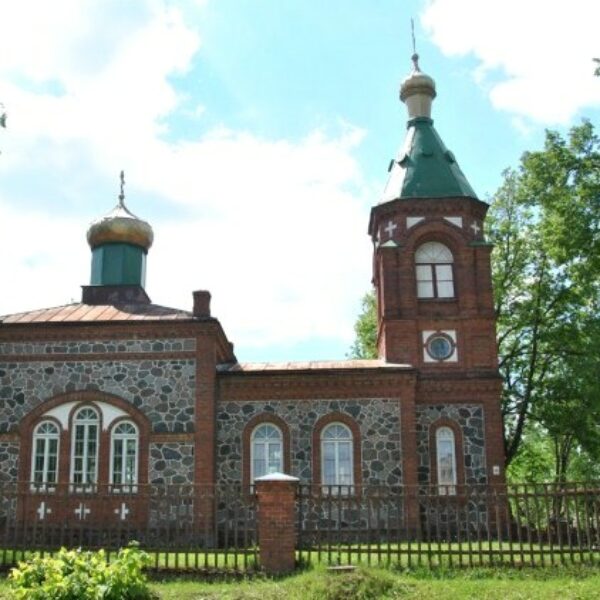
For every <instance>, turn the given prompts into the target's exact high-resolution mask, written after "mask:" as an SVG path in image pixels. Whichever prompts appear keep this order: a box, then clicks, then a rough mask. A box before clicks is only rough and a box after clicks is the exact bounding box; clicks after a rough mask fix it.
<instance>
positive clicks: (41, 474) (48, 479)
mask: <svg viewBox="0 0 600 600" xmlns="http://www.w3.org/2000/svg"><path fill="white" fill-rule="evenodd" d="M60 429H61V428H60V424H58V423H57V422H55V421H54V419H44V420H43V421H40V423H39V424H38V425H36V426H35V428H34V430H33V443H32V456H31V484H32V487H33V489H35V490H45V489H52V488H53V485H55V484H56V483H58V459H59V456H60V433H61V431H60Z"/></svg>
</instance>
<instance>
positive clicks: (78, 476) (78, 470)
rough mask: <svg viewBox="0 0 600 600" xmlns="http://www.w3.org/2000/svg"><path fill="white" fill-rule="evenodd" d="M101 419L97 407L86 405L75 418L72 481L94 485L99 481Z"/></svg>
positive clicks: (72, 444) (72, 443)
mask: <svg viewBox="0 0 600 600" xmlns="http://www.w3.org/2000/svg"><path fill="white" fill-rule="evenodd" d="M99 430H100V419H99V417H98V413H97V412H96V410H95V409H93V408H91V407H89V406H84V407H83V408H80V409H79V410H78V411H77V413H75V418H74V419H73V439H72V442H71V448H72V450H71V483H74V484H79V485H94V484H95V483H96V482H97V481H98V434H99Z"/></svg>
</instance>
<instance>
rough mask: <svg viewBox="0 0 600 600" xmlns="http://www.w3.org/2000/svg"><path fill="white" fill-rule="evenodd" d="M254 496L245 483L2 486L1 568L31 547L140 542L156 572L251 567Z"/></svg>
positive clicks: (109, 548) (112, 546) (108, 547)
mask: <svg viewBox="0 0 600 600" xmlns="http://www.w3.org/2000/svg"><path fill="white" fill-rule="evenodd" d="M256 535H257V534H256V500H255V496H254V495H252V494H250V493H248V491H246V492H244V491H243V490H242V488H241V486H202V487H200V486H194V485H167V486H165V485H135V486H106V485H104V486H98V485H94V486H85V487H81V486H79V487H75V486H73V485H72V484H69V485H63V484H59V485H53V486H40V485H32V484H29V483H21V484H2V485H0V568H2V567H3V568H8V567H10V566H12V565H14V564H16V563H17V562H18V561H19V560H23V559H26V558H28V557H30V556H31V555H32V554H33V553H34V552H39V553H42V554H52V553H54V552H55V551H56V550H57V549H59V548H61V547H63V546H64V547H67V548H75V547H81V548H84V549H90V550H94V549H99V548H104V549H105V551H106V553H107V556H108V560H110V559H111V558H112V557H113V556H115V555H116V552H117V551H118V550H119V548H121V547H123V546H126V545H127V543H128V542H130V541H132V540H135V541H137V542H139V544H140V546H141V548H142V549H144V550H145V551H146V552H148V553H149V554H150V557H151V560H152V568H153V569H156V570H184V569H206V570H224V569H226V570H230V569H235V570H251V569H254V568H255V567H256V565H257V563H258V556H257V552H258V550H257V539H256Z"/></svg>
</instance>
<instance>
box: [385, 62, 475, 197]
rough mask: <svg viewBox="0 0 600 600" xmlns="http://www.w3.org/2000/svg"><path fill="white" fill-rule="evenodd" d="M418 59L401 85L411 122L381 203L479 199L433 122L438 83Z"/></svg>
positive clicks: (401, 93)
mask: <svg viewBox="0 0 600 600" xmlns="http://www.w3.org/2000/svg"><path fill="white" fill-rule="evenodd" d="M418 58H419V57H418V56H417V55H416V54H415V55H414V56H413V63H414V67H413V71H412V73H411V74H410V75H409V76H408V77H407V78H406V79H405V80H404V81H403V82H402V85H401V87H400V99H401V100H402V101H403V102H405V103H406V106H407V109H408V117H409V121H408V124H407V133H406V139H405V141H404V146H403V148H402V149H401V150H400V153H399V155H398V157H397V159H396V160H393V161H392V162H391V163H390V177H389V179H388V182H387V184H386V186H385V190H384V192H383V198H382V202H389V201H390V200H397V199H399V198H400V199H402V198H448V197H462V196H467V197H469V198H477V195H476V194H475V192H474V191H473V188H472V187H471V186H470V185H469V182H468V181H467V179H466V177H465V176H464V174H463V172H462V171H461V170H460V167H459V166H458V164H457V162H456V159H455V158H454V154H452V152H450V151H449V150H448V149H447V148H446V146H445V145H444V142H442V139H441V138H440V136H439V135H438V132H437V131H436V130H435V127H434V126H433V121H432V119H431V104H432V101H433V99H434V98H435V96H436V91H435V82H434V81H433V79H432V78H431V77H429V76H428V75H425V74H424V73H422V72H421V70H420V68H419V63H418Z"/></svg>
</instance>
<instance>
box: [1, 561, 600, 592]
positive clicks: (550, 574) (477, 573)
mask: <svg viewBox="0 0 600 600" xmlns="http://www.w3.org/2000/svg"><path fill="white" fill-rule="evenodd" d="M152 588H153V589H154V590H155V591H156V592H157V593H158V594H159V595H160V597H161V598H162V599H163V600H217V599H221V598H222V599H229V600H244V599H247V600H253V599H254V600H312V599H314V600H319V599H323V600H354V599H356V600H378V599H382V600H384V599H393V598H407V599H426V598H427V599H430V598H433V599H436V598H440V599H441V598H443V599H444V600H449V599H460V600H463V599H469V598H473V599H475V598H477V599H478V600H479V599H483V600H487V599H490V600H492V599H498V600H507V599H513V598H514V599H522V600H525V599H527V600H529V599H536V598H539V599H542V598H543V599H554V598H556V599H560V600H570V599H582V600H583V599H588V598H590V599H593V598H597V599H600V569H599V568H593V567H555V568H552V569H546V568H536V569H527V568H524V569H510V568H497V569H483V568H476V569H462V570H459V569H445V570H440V569H432V570H429V569H413V570H411V571H405V572H397V571H393V570H381V569H358V570H356V571H354V572H353V573H342V574H333V573H328V572H326V571H325V570H324V569H322V568H320V569H314V570H308V571H305V572H303V573H299V574H297V575H293V576H290V577H286V578H282V579H277V580H270V579H266V578H255V579H250V580H245V581H231V582H219V583H205V582H199V581H182V580H172V581H166V582H154V583H152ZM9 597H10V596H9V588H8V585H7V583H6V582H5V581H1V582H0V598H1V599H3V600H4V599H8V598H9ZM82 600H84V599H82Z"/></svg>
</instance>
